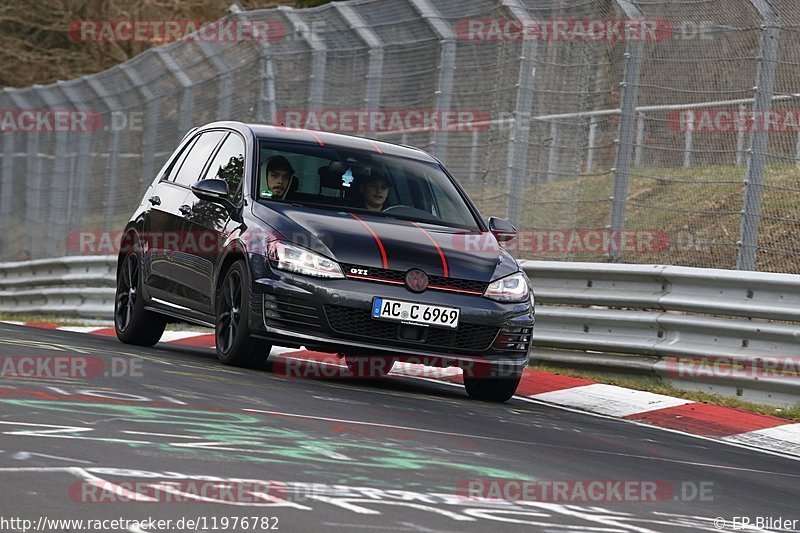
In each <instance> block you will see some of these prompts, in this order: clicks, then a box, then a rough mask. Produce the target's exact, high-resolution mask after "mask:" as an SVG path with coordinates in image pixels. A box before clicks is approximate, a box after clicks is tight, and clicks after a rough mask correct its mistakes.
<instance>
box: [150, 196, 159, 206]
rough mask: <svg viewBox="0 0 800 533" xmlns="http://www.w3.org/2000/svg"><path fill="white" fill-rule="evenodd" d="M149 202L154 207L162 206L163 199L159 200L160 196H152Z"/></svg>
mask: <svg viewBox="0 0 800 533" xmlns="http://www.w3.org/2000/svg"><path fill="white" fill-rule="evenodd" d="M147 201H148V202H150V203H151V204H153V205H161V198H159V197H158V196H151V197H150V198H148V199H147Z"/></svg>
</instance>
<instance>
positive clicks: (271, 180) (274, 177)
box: [261, 155, 294, 200]
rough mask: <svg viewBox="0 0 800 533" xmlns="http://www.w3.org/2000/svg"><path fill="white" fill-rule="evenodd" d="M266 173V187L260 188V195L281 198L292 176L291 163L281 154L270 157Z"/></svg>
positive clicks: (287, 189) (283, 196)
mask: <svg viewBox="0 0 800 533" xmlns="http://www.w3.org/2000/svg"><path fill="white" fill-rule="evenodd" d="M266 174H267V184H266V185H267V188H266V189H262V191H261V196H262V197H267V198H277V199H280V200H283V199H284V198H285V197H286V193H287V192H288V191H289V185H290V184H291V183H292V179H293V178H294V169H293V168H292V164H291V163H289V160H288V159H286V158H285V157H283V156H282V155H276V156H274V157H270V158H269V160H268V161H267V169H266Z"/></svg>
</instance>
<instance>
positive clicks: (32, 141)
mask: <svg viewBox="0 0 800 533" xmlns="http://www.w3.org/2000/svg"><path fill="white" fill-rule="evenodd" d="M5 91H6V94H8V96H9V98H11V100H12V101H13V102H14V105H16V106H17V109H20V110H25V109H28V110H30V109H31V105H30V102H29V101H28V98H27V97H26V96H25V95H24V91H21V90H20V89H15V88H7V89H5ZM6 135H8V134H6ZM25 136H26V139H27V142H26V150H27V152H28V156H27V158H26V159H27V163H26V168H25V173H24V174H22V173H20V174H19V175H20V177H22V178H23V179H24V180H25V207H26V209H25V217H24V218H25V229H26V230H25V250H27V252H28V254H29V256H30V257H28V259H32V258H34V257H38V244H39V242H41V239H39V238H38V237H39V234H40V233H39V231H37V227H38V226H39V225H40V224H41V223H42V218H43V216H42V215H43V208H42V190H44V180H43V179H42V158H41V157H40V154H39V134H38V133H37V132H27V133H26V134H25Z"/></svg>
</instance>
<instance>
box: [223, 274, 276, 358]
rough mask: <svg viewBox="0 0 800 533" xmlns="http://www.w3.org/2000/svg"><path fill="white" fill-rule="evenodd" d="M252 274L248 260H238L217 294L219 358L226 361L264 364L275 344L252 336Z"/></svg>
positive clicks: (226, 275)
mask: <svg viewBox="0 0 800 533" xmlns="http://www.w3.org/2000/svg"><path fill="white" fill-rule="evenodd" d="M249 293H250V276H249V274H248V268H247V264H245V262H244V261H241V260H239V261H236V262H235V263H234V264H233V265H231V268H230V269H229V270H228V272H227V273H226V274H225V278H224V279H223V281H222V285H220V289H219V293H218V294H217V320H216V327H215V328H214V335H215V340H216V345H217V358H218V359H219V360H220V362H222V363H223V364H226V365H233V366H240V367H244V368H261V367H262V366H263V365H264V363H265V362H266V361H267V358H268V357H269V352H270V351H271V350H272V345H271V344H269V343H267V342H265V341H263V340H261V339H254V338H253V337H251V336H250V328H249V326H248V324H249V318H250V298H249Z"/></svg>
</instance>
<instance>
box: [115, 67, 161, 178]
mask: <svg viewBox="0 0 800 533" xmlns="http://www.w3.org/2000/svg"><path fill="white" fill-rule="evenodd" d="M119 67H120V68H121V69H122V72H123V74H125V76H127V77H128V79H129V80H130V81H131V83H132V84H133V86H134V87H135V88H136V90H137V91H138V92H139V95H140V96H141V97H142V100H143V101H144V102H145V111H144V116H145V119H144V128H145V131H149V130H150V129H151V128H152V127H153V126H154V125H155V124H158V120H159V107H160V105H159V101H158V98H156V96H155V94H153V91H151V90H150V88H149V87H148V86H147V85H145V83H144V80H142V78H141V76H139V73H138V72H136V71H135V70H134V69H133V68H132V67H131V66H130V65H129V64H128V63H122V64H121V65H120V66H119ZM157 140H158V138H157V136H156V135H152V134H147V133H145V134H144V135H143V136H142V159H141V161H142V183H143V184H144V183H147V184H149V183H151V182H152V181H153V179H154V178H155V170H154V168H153V167H154V166H155V159H156V157H155V153H156V141H157Z"/></svg>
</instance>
